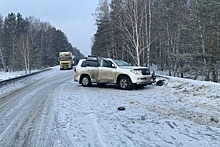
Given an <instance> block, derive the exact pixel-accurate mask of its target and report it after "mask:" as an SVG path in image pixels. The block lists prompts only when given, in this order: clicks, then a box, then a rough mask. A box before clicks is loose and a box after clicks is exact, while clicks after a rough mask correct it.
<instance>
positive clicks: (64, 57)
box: [58, 52, 73, 70]
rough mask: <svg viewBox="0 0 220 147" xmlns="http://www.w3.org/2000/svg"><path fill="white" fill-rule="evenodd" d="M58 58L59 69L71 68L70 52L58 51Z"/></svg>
mask: <svg viewBox="0 0 220 147" xmlns="http://www.w3.org/2000/svg"><path fill="white" fill-rule="evenodd" d="M58 60H59V62H60V70H62V69H72V68H73V54H72V53H71V52H59V57H58Z"/></svg>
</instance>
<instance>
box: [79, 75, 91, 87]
mask: <svg viewBox="0 0 220 147" xmlns="http://www.w3.org/2000/svg"><path fill="white" fill-rule="evenodd" d="M81 83H82V86H83V87H89V86H91V84H92V83H91V79H90V77H89V76H88V75H83V76H82V81H81Z"/></svg>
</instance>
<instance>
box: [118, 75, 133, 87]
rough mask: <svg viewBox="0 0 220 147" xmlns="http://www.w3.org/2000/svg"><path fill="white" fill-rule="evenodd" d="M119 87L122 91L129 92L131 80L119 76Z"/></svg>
mask: <svg viewBox="0 0 220 147" xmlns="http://www.w3.org/2000/svg"><path fill="white" fill-rule="evenodd" d="M119 87H120V88H121V89H123V90H130V89H131V88H132V83H131V80H130V79H129V78H128V77H126V76H121V77H120V79H119Z"/></svg>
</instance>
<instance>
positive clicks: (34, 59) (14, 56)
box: [0, 13, 84, 73]
mask: <svg viewBox="0 0 220 147" xmlns="http://www.w3.org/2000/svg"><path fill="white" fill-rule="evenodd" d="M73 33H74V32H73ZM60 51H71V52H72V53H73V54H74V55H75V56H76V57H77V58H83V57H84V55H82V54H81V53H80V51H79V50H78V49H77V48H76V47H73V46H72V45H71V43H69V41H68V38H67V36H66V35H65V34H64V33H63V32H62V31H61V30H59V29H56V28H55V27H54V26H52V25H51V24H50V23H49V22H41V21H40V20H39V19H36V18H34V17H33V16H30V17H26V18H23V17H22V15H21V14H20V13H17V14H14V13H9V14H8V16H7V17H5V18H4V19H3V17H2V16H1V15H0V69H1V70H4V71H20V70H25V72H26V73H27V72H31V70H32V69H41V68H45V67H49V66H54V65H58V55H59V52H60Z"/></svg>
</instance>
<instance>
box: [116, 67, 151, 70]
mask: <svg viewBox="0 0 220 147" xmlns="http://www.w3.org/2000/svg"><path fill="white" fill-rule="evenodd" d="M119 68H122V69H136V70H137V69H148V68H147V67H142V66H119Z"/></svg>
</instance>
